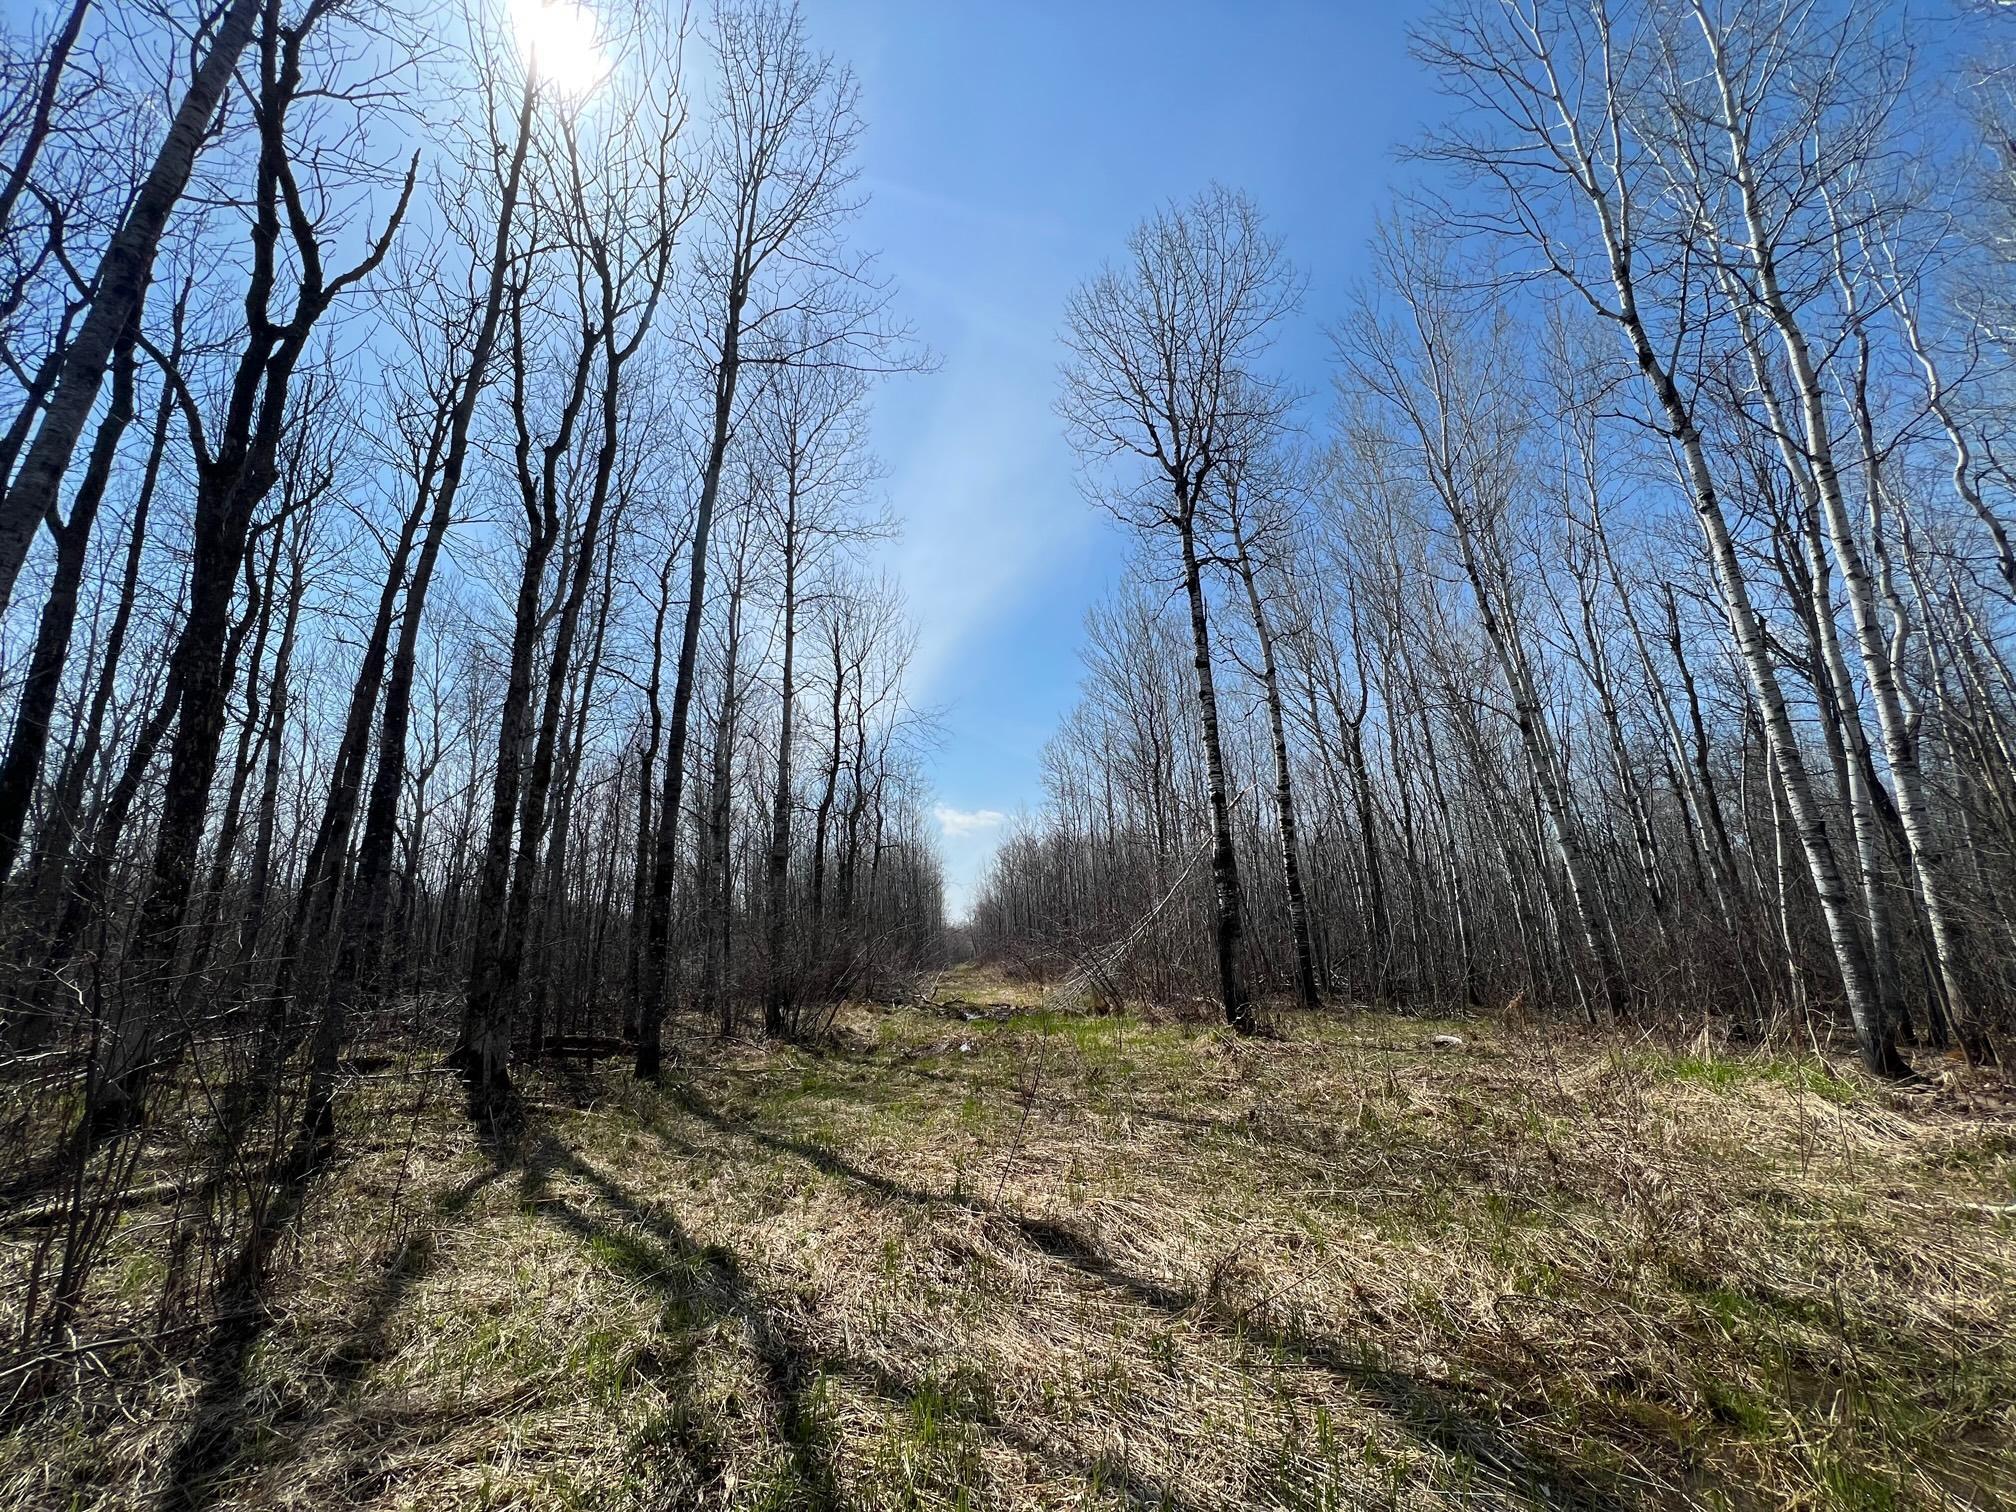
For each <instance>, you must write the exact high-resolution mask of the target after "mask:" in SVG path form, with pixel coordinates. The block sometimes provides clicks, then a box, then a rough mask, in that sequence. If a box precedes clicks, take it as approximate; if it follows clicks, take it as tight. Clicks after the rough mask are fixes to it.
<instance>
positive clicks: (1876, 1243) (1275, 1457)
mask: <svg viewBox="0 0 2016 1512" xmlns="http://www.w3.org/2000/svg"><path fill="white" fill-rule="evenodd" d="M1026 1003H1027V1000H1026V999H1024V998H1022V997H1020V996H1018V994H1017V992H1016V990H1015V989H1013V988H1012V987H1010V986H1009V985H1007V984H1005V983H1003V982H1000V981H998V980H993V979H989V978H986V977H984V976H981V975H979V974H977V973H975V972H972V971H970V970H969V971H965V972H961V973H955V974H954V975H952V976H950V977H948V978H946V979H945V980H944V981H942V982H941V983H940V984H939V985H938V989H937V993H936V1005H935V1006H934V1007H932V1008H930V1009H924V1010H920V1009H874V1008H859V1009H850V1010H849V1011H848V1012H847V1013H846V1014H844V1015H843V1016H842V1018H841V1021H840V1024H839V1027H838V1034H837V1038H836V1043H835V1044H834V1045H833V1046H831V1047H830V1048H828V1049H827V1050H825V1051H823V1052H820V1053H811V1052H807V1051H803V1050H797V1049H767V1048H763V1047H756V1046H750V1045H746V1044H725V1045H724V1044H720V1043H717V1042H712V1041H704V1040H696V1041H694V1042H693V1043H692V1044H691V1045H689V1046H688V1047H687V1054H686V1061H685V1066H684V1069H683V1070H682V1071H681V1072H680V1073H679V1074H678V1076H677V1077H676V1078H674V1079H671V1080H670V1081H668V1085H667V1087H666V1088H665V1089H664V1090H662V1091H652V1090H649V1089H645V1088H641V1087H638V1086H636V1085H635V1084H633V1083H632V1082H631V1081H630V1080H629V1078H628V1077H627V1075H626V1074H624V1073H623V1072H622V1071H621V1070H620V1069H617V1068H613V1067H607V1068H603V1069H602V1070H600V1071H589V1070H585V1069H579V1068H574V1069H568V1070H564V1071H556V1072H553V1073H549V1074H544V1075H542V1076H540V1077H538V1078H535V1079H533V1080H532V1081H531V1082H530V1084H529V1085H528V1088H527V1095H528V1099H529V1101H530V1104H531V1106H530V1111H529V1116H528V1120H527V1127H526V1129H525V1131H524V1134H523V1137H522V1138H521V1139H519V1140H518V1141H517V1142H516V1143H515V1145H514V1146H513V1147H512V1148H511V1149H510V1150H508V1151H505V1152H502V1153H499V1152H494V1151H486V1150H485V1149H483V1148H482V1147H481V1146H480V1145H479V1143H478V1142H477V1140H476V1139H475V1138H474V1136H473V1135H472V1133H471V1131H470V1130H469V1129H468V1128H467V1127H466V1125H464V1124H463V1123H462V1122H461V1121H460V1119H459V1118H458V1117H457V1116H456V1113H455V1111H454V1109H453V1108H452V1106H449V1105H448V1104H450V1102H451V1099H448V1098H445V1097H442V1098H434V1099H420V1098H417V1097H416V1096H415V1089H414V1088H413V1087H412V1086H411V1085H410V1084H406V1083H400V1082H396V1081H395V1082H386V1083H374V1084H371V1085H369V1086H367V1087H366V1088H363V1089H360V1091H359V1093H358V1095H357V1097H356V1099H355V1100H354V1101H353V1104H352V1107H351V1116H350V1124H351V1127H352V1129H353V1139H352V1145H353V1147H354V1148H355V1149H356V1150H357V1154H356V1155H355V1156H354V1157H353V1158H352V1159H351V1161H350V1163H349V1164H347V1165H346V1166H345V1167H344V1168H343V1169H342V1170H341V1171H340V1172H339V1173H337V1175H336V1176H335V1177H333V1178H332V1179H330V1180H328V1181H326V1182H325V1183H324V1184H323V1185H322V1186H321V1187H320V1188H318V1190H317V1192H316V1194H315V1197H314V1199H313V1202H312V1205H311V1208H310V1211H309V1212H308V1214H307V1215H306V1218H305V1219H304V1223H303V1228H302V1236H301V1240H300V1248H299V1261H298V1264H297V1265H296V1266H295V1267H294V1268H293V1269H292V1270H291V1271H290V1273H289V1274H290V1279H289V1280H287V1281H286V1283H285V1284H284V1285H283V1286H282V1287H281V1288H280V1289H279V1290H277V1291H276V1292H275V1293H274V1294H273V1295H272V1296H271V1297H270V1298H269V1304H268V1308H267V1311H266V1313H265V1314H264V1315H263V1316H262V1317H261V1319H259V1320H258V1323H259V1326H258V1327H257V1328H256V1330H255V1334H254V1337H253V1338H252V1339H251V1341H250V1343H249V1346H248V1347H247V1348H245V1349H244V1350H242V1351H240V1352H239V1355H238V1357H237V1359H236V1363H235V1364H234V1365H233V1366H232V1367H231V1368H230V1369H223V1368H220V1367H219V1366H218V1365H217V1363H216V1361H215V1360H214V1359H209V1358H206V1357H198V1358H197V1359H195V1361H194V1362H193V1363H191V1362H188V1361H184V1362H181V1363H176V1362H171V1361H163V1362H159V1363H158V1364H157V1365H156V1366H155V1367H154V1368H151V1369H142V1368H140V1366H141V1363H142V1362H139V1361H130V1360H129V1361H127V1362H125V1364H126V1365H127V1367H129V1368H126V1369H124V1370H118V1369H111V1368H110V1367H109V1366H108V1371H109V1376H110V1378H109V1380H108V1379H103V1378H97V1377H89V1378H87V1377H85V1376H83V1375H82V1374H81V1373H80V1380H79V1383H78V1389H76V1390H75V1391H73V1392H71V1393H69V1394H67V1395H63V1396H60V1397H58V1398H54V1399H51V1400H50V1401H48V1402H47V1403H45V1404H44V1406H43V1407H42V1408H41V1409H40V1410H39V1411H38V1412H37V1413H36V1414H34V1415H32V1416H30V1417H27V1418H25V1419H23V1420H22V1421H20V1422H19V1423H17V1425H16V1426H15V1427H14V1428H13V1429H12V1431H11V1433H10V1435H9V1436H8V1437H7V1438H6V1439H5V1440H0V1502H4V1503H5V1504H6V1505H10V1506H12V1505H21V1506H34V1507H41V1506H49V1507H60V1506H66V1505H72V1504H74V1505H78V1506H96V1505H125V1504H132V1503H135V1502H139V1501H142V1500H151V1499H157V1498H159V1497H160V1496H161V1495H162V1493H163V1490H164V1488H168V1489H170V1490H171V1491H172V1493H173V1494H175V1495H179V1496H182V1497H183V1502H184V1504H190V1505H209V1506H235V1507H269V1506H282V1507H303V1508H306V1507H331V1506H371V1507H384V1508H395V1507H397V1508H406V1507H412V1508H465V1507H484V1506H489V1507H506V1506H509V1507H525V1508H563V1507H654V1508H655V1507H684V1506H695V1507H705V1506H732V1507H738V1508H743V1507H746V1508H756V1507H773V1508H796V1507H817V1506H849V1507H852V1506H860V1507H878V1508H879V1507H891V1508H894V1507H936V1506H946V1507H959V1506H965V1507H975V1508H977V1507H1017V1508H1021V1507H1027V1508H1038V1507H1043V1508H1049V1507H1057V1508H1063V1507H1121V1506H1136V1507H1168V1508H1194V1509H1205V1508H1234V1507H1248V1506H1269V1507H1359V1506H1404V1507H1415V1506H1420V1507H1429V1506H1445V1505H1464V1506H1471V1505H1476V1506H1532V1505H1556V1506H1560V1505H1583V1506H1591V1507H1597V1506H1638V1505H1661V1506H1663V1505H1733V1506H1774V1507H1775V1506H1809V1507H1820V1506H1853V1507H1869V1508H1879V1507H1888V1506H1935V1505H1955V1506H1963V1505H1964V1506H1977V1507H1987V1506H1994V1505H2002V1504H2004V1499H2006V1498H2007V1497H2008V1496H2009V1494H2010V1493H2009V1490H2008V1488H2009V1487H2010V1486H2012V1485H2016V1445H2012V1436H2016V1409H2012V1406H2011V1403H2012V1400H2016V1285H2012V1280H2016V1217H2012V1214H2011V1212H2010V1204H2011V1198H2012V1179H2016V1128H2012V1125H2011V1123H2010V1122H2008V1121H2007V1120H2006V1118H2005V1116H2004V1115H2003V1114H2002V1113H2001V1112H1999V1111H1998V1110H1997V1109H1996V1108H1994V1107H1993V1106H1990V1105H1987V1103H1986V1102H1985V1101H1984V1100H1982V1099H1980V1098H1977V1099H1976V1103H1977V1105H1976V1106H1973V1107H1966V1106H1962V1099H1961V1096H1960V1094H1959V1093H1957V1092H1955V1091H1953V1090H1951V1089H1948V1090H1941V1091H1921V1092H1916V1093H1900V1092H1893V1091H1888V1090H1885V1089H1880V1088H1875V1087H1872V1086H1869V1085H1867V1084H1865V1083H1862V1082H1860V1081H1858V1080H1856V1079H1854V1078H1853V1077H1852V1075H1848V1074H1846V1073H1843V1074H1842V1075H1838V1076H1837V1075H1836V1074H1835V1073H1831V1072H1829V1071H1827V1070H1825V1069H1824V1068H1822V1067H1820V1066H1818V1065H1817V1064H1816V1063H1814V1062H1812V1061H1810V1060H1809V1061H1803V1062H1802V1061H1794V1060H1785V1059H1742V1060H1732V1059H1718V1058H1712V1057H1675V1056H1674V1055H1672V1054H1670V1053H1667V1052H1662V1051H1655V1050H1652V1049H1648V1048H1643V1047H1635V1048H1634V1047H1632V1046H1628V1045H1624V1044H1621V1043H1612V1044H1601V1045H1599V1044H1593V1043H1591V1042H1589V1041H1587V1040H1580V1041H1578V1040H1571V1039H1565V1038H1564V1039H1553V1038H1547V1037H1543V1036H1540V1035H1539V1033H1538V1031H1534V1030H1530V1029H1528V1030H1522V1031H1520V1032H1519V1034H1518V1035H1517V1036H1512V1035H1510V1034H1503V1033H1500V1032H1499V1031H1495V1030H1494V1029H1493V1028H1492V1027H1491V1026H1489V1025H1483V1024H1477V1023H1465V1024H1462V1025H1456V1026H1451V1025H1442V1024H1432V1023H1426V1022H1423V1021H1421V1020H1407V1019H1398V1018H1390V1017H1383V1016H1373V1015H1364V1016H1358V1017H1344V1016H1324V1017H1302V1016H1296V1017H1291V1018H1289V1019H1287V1020H1286V1021H1285V1022H1284V1024H1283V1026H1282V1030H1283V1032H1282V1035H1281V1037H1280V1038H1277V1039H1269V1040H1258V1041H1238V1040H1235V1039H1233V1038H1231V1037H1229V1036H1227V1035H1225V1034H1223V1033H1221V1032H1218V1031H1215V1030H1212V1029H1209V1028H1205V1027H1201V1026H1183V1025H1161V1024H1149V1023H1144V1022H1143V1021H1141V1020H1140V1019H1137V1018H1122V1017H1111V1018H1079V1017H1065V1016H1058V1015H1050V1014H1046V1013H1043V1012H1041V1011H1040V1010H1033V1009H1030V1008H1028V1007H1027V1006H1026ZM1450 1029H1453V1031H1454V1032H1456V1033H1459V1034H1461V1035H1462V1036H1463V1037H1464V1039H1465V1041H1466V1043H1465V1045H1464V1046H1463V1047H1462V1048H1460V1049H1450V1050H1435V1049H1432V1048H1430V1040H1431V1038H1432V1036H1433V1035H1435V1034H1436V1033H1439V1032H1443V1031H1444V1030H1450ZM1844 1078H1845V1079H1844ZM422 1107H424V1108H425V1109H426V1111H425V1112H424V1113H423V1115H422V1117H423V1124H422V1125H421V1127H420V1131H419V1134H420V1137H419V1138H417V1139H411V1140H409V1139H407V1138H406V1137H405V1135H404V1128H403V1126H402V1124H401V1121H400V1118H399V1117H398V1116H397V1114H398V1111H399V1110H400V1109H406V1110H408V1111H409V1112H410V1111H411V1110H413V1109H416V1108H422ZM144 1218H145V1213H144V1210H139V1211H136V1213H135V1215H134V1223H135V1226H136V1228H138V1227H139V1226H140V1225H141V1224H142V1223H144ZM144 1261H145V1246H144V1240H141V1239H136V1240H135V1241H134V1245H133V1248H132V1252H131V1254H130V1255H129V1256H128V1257H127V1258H126V1259H125V1261H124V1263H125V1264H126V1265H128V1266H140V1265H142V1264H144ZM109 1274H110V1275H111V1277H112V1280H111V1281H110V1282H108V1296H107V1298H106V1300H105V1304H104V1305H105V1306H106V1307H108V1308H111V1307H116V1294H117V1274H118V1272H117V1270H116V1268H115V1270H114V1271H112V1272H111V1273H109ZM101 1321H102V1320H101ZM192 1446H194V1447H193V1448H192ZM73 1499H74V1502H73Z"/></svg>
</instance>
